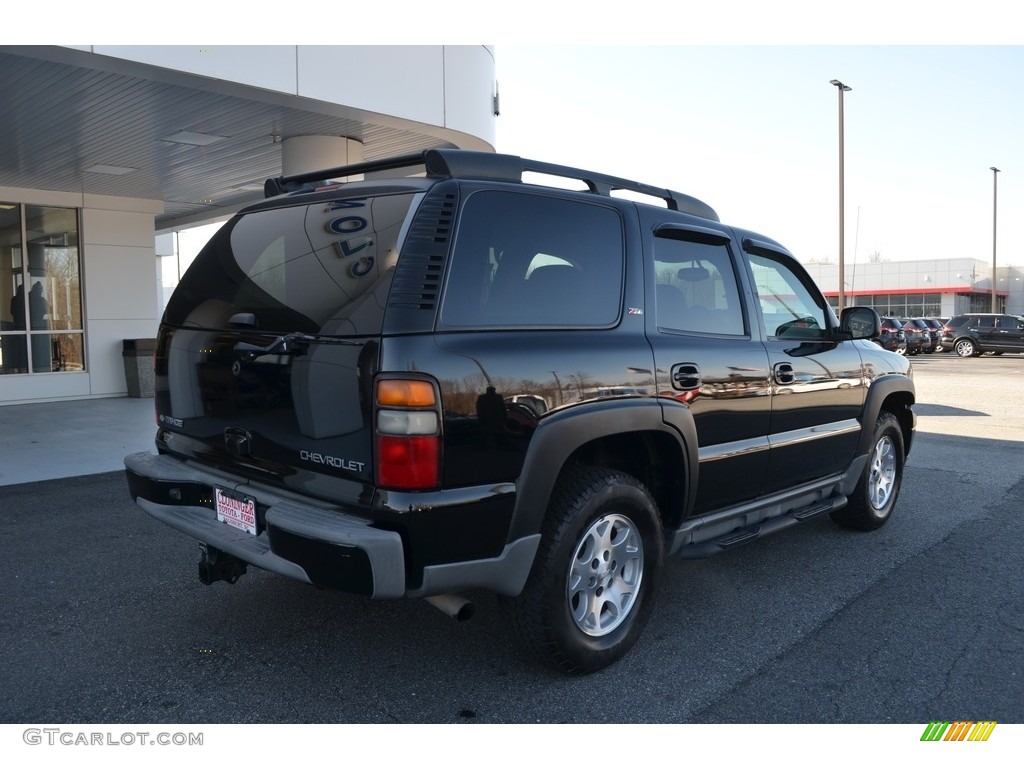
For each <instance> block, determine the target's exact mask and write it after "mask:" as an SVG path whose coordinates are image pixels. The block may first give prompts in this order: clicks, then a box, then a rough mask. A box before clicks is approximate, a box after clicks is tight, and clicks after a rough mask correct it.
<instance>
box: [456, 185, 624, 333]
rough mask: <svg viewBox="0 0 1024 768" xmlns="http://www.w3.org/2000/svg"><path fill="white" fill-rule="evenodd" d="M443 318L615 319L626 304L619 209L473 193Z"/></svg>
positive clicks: (486, 323) (501, 321)
mask: <svg viewBox="0 0 1024 768" xmlns="http://www.w3.org/2000/svg"><path fill="white" fill-rule="evenodd" d="M459 220H460V224H459V229H458V232H457V234H456V241H455V250H454V252H453V254H452V258H451V263H450V266H449V272H448V279H447V284H446V286H445V292H444V302H443V306H442V308H441V325H442V326H445V327H458V328H469V327H474V328H489V327H507V326H516V327H522V326H536V327H567V328H574V327H581V326H609V325H613V324H614V323H616V322H617V321H618V319H619V314H620V307H621V305H622V299H621V297H622V274H623V253H624V248H623V234H622V220H621V218H620V217H619V214H618V212H617V211H616V210H615V209H614V208H610V207H606V206H604V205H598V204H592V203H587V202H578V201H574V200H566V199H564V198H557V197H549V196H545V195H536V194H528V193H521V192H504V191H499V190H485V191H480V192H476V193H474V194H472V195H471V196H470V197H469V198H468V199H467V200H466V203H465V205H464V206H463V209H462V213H461V214H460V219H459Z"/></svg>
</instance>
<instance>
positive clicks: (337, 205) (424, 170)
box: [125, 150, 915, 673]
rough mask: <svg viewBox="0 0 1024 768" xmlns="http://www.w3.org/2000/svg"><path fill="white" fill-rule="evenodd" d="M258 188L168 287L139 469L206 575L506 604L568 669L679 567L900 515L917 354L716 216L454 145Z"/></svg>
mask: <svg viewBox="0 0 1024 768" xmlns="http://www.w3.org/2000/svg"><path fill="white" fill-rule="evenodd" d="M398 169H404V170H405V171H406V172H408V173H410V174H413V173H416V172H417V170H418V171H419V173H420V174H422V175H420V176H410V177H407V178H380V177H379V176H380V174H381V172H383V171H389V172H394V171H396V170H398ZM526 172H534V173H536V174H540V175H543V176H545V177H547V182H553V181H556V180H557V181H560V182H561V183H562V184H563V185H569V186H575V187H576V189H575V190H570V189H563V188H556V187H552V186H550V185H549V184H548V183H545V184H543V185H541V184H534V183H526V181H524V179H523V176H524V173H526ZM355 174H367V175H370V174H373V176H374V177H375V178H371V179H367V180H362V181H356V182H351V183H345V184H328V185H322V184H321V186H314V185H316V184H318V183H322V182H323V181H324V180H329V179H335V178H339V177H342V176H345V177H348V176H352V175H355ZM528 178H531V179H532V178H533V177H528ZM538 181H539V179H538ZM580 187H582V188H583V190H584V191H579V188H580ZM267 188H268V195H269V199H267V200H265V201H264V202H262V203H260V204H257V205H254V206H252V207H251V208H248V209H247V210H244V211H242V212H241V213H239V214H238V215H236V216H235V217H234V218H233V219H231V220H230V221H229V222H228V223H227V224H226V225H225V226H224V227H223V228H221V229H220V230H219V231H218V232H217V234H216V235H214V237H213V238H212V239H211V241H210V242H209V244H208V245H207V246H206V247H205V248H204V249H203V251H202V252H201V253H200V254H199V256H198V257H197V259H196V260H195V262H194V264H193V265H192V266H191V267H190V268H189V270H188V272H187V273H186V274H185V275H184V277H183V278H182V280H181V284H180V285H179V286H178V288H177V290H176V291H175V292H174V294H173V296H172V298H171V300H170V302H169V304H168V306H167V309H166V312H165V314H164V317H163V320H162V323H161V326H160V330H159V338H158V344H157V351H156V357H155V366H156V413H157V422H158V426H157V432H156V453H142V454H134V455H131V456H128V457H126V459H125V464H126V467H127V476H128V483H129V488H130V492H131V496H132V498H133V499H135V500H136V502H137V503H138V505H139V506H140V507H142V509H144V510H145V511H146V512H147V513H149V514H150V515H152V516H153V517H155V518H157V519H158V520H161V521H163V522H165V523H167V524H168V525H170V526H172V527H174V528H176V529H178V530H179V531H182V532H184V533H186V534H188V535H190V536H192V537H194V538H196V539H198V540H199V541H200V542H202V544H203V546H202V555H201V558H200V563H199V575H200V578H201V579H202V580H203V581H204V582H205V583H211V582H214V581H218V580H226V581H228V582H232V583H233V582H234V581H235V580H236V579H238V578H239V576H241V575H242V574H243V573H245V570H246V567H247V566H248V565H255V566H258V567H260V568H264V569H266V570H269V571H274V572H276V573H278V574H283V575H285V576H289V577H291V578H294V579H298V580H300V581H303V582H307V583H311V584H314V585H317V586H321V587H332V588H337V589H340V590H345V591H347V592H352V593H358V594H361V595H365V596H367V597H371V598H397V597H403V596H405V597H423V598H428V599H430V600H431V602H433V603H434V604H435V605H437V606H438V607H440V608H442V609H444V610H446V611H447V612H449V613H450V614H452V615H456V616H462V615H465V614H466V613H468V612H469V610H468V609H469V608H470V607H471V606H469V605H468V604H467V603H466V601H465V599H464V598H463V597H461V596H460V595H459V594H458V593H460V592H462V591H464V590H469V589H475V588H483V589H486V590H492V591H494V592H496V593H497V594H498V595H500V596H501V598H502V599H501V602H502V604H503V605H505V606H506V607H507V609H508V613H509V614H510V617H511V621H512V625H513V626H514V627H515V629H516V630H517V631H518V633H519V634H520V635H521V637H522V638H523V640H524V641H525V644H526V646H527V647H528V648H531V649H533V650H534V651H535V652H536V653H537V654H539V655H540V656H541V657H543V658H545V659H547V660H548V661H551V662H553V663H554V664H555V665H557V666H558V667H559V668H561V669H563V670H564V671H566V672H569V673H579V672H589V671H593V670H596V669H600V668H601V667H604V666H606V665H607V664H610V663H611V662H613V661H615V660H616V659H617V658H619V657H620V656H621V655H622V654H623V653H625V652H626V651H627V650H628V649H629V647H630V646H631V645H632V644H633V643H634V642H635V641H636V639H637V637H638V636H639V634H640V633H641V631H642V628H643V626H644V624H645V622H646V621H647V618H648V614H649V613H650V611H651V607H652V603H653V600H654V596H655V592H656V590H657V586H658V580H659V576H660V575H661V571H662V566H663V563H664V561H665V558H666V557H668V556H673V555H674V556H682V557H704V556H707V555H712V554H715V553H717V552H723V551H725V550H729V549H731V548H733V547H735V546H738V545H740V544H743V543H745V542H748V541H752V540H754V539H757V538H759V537H761V536H764V535H766V534H769V533H772V532H775V531H778V530H780V529H783V528H786V527H788V526H790V525H793V524H796V523H798V522H801V521H805V520H809V519H811V518H814V517H816V516H818V515H823V514H826V513H827V514H829V515H831V517H832V518H833V519H834V520H835V521H836V522H837V523H839V524H840V525H843V526H847V527H850V528H855V529H861V530H870V529H874V528H877V527H879V526H880V525H882V524H883V523H885V522H886V520H887V519H888V518H889V516H890V515H891V513H892V511H893V507H894V504H895V502H896V498H897V495H898V493H899V490H900V484H901V479H902V474H903V467H904V461H905V458H906V455H907V452H908V450H909V448H910V444H911V439H912V435H913V430H914V423H915V421H914V414H913V411H912V410H911V406H912V405H913V403H914V387H913V383H912V380H911V376H910V365H909V363H908V361H907V360H906V359H905V358H903V357H901V356H899V355H896V354H893V353H891V352H887V351H885V350H882V349H880V348H879V347H878V346H877V345H875V344H873V343H871V341H870V340H871V339H872V338H874V337H876V336H877V335H878V333H879V319H878V315H877V314H876V313H875V312H874V310H871V309H869V308H866V307H856V308H850V309H847V310H846V311H844V312H843V314H842V321H841V322H840V321H837V320H836V318H835V316H834V315H833V313H832V311H831V309H830V308H829V305H828V303H827V302H826V301H825V300H824V299H823V297H822V295H821V293H820V292H819V291H818V290H817V288H816V287H815V286H814V284H813V283H812V281H811V280H810V278H809V277H808V275H807V273H806V272H805V271H804V269H803V268H802V267H801V266H800V264H799V263H798V262H797V261H796V260H795V259H794V258H793V256H792V255H790V254H789V253H788V252H787V251H786V249H785V248H783V247H782V246H781V245H779V244H778V243H777V242H775V241H773V240H771V239H769V238H767V237H764V236H762V235H758V234H755V233H753V232H748V231H744V230H741V229H736V228H733V227H729V226H725V225H723V224H721V223H719V220H718V217H717V215H716V214H715V212H714V211H713V210H712V209H711V208H710V207H708V206H707V205H705V204H704V203H702V202H700V201H698V200H695V199H694V198H691V197H688V196H686V195H683V194H679V193H677V192H672V191H670V190H664V189H658V188H655V187H651V186H648V185H644V184H639V183H636V182H632V181H628V180H624V179H619V178H613V177H609V176H605V175H602V174H597V173H591V172H588V171H583V170H579V169H575V168H567V167H564V166H558V165H551V164H548V163H540V162H535V161H530V160H523V159H521V158H518V157H513V156H508V155H495V154H488V153H479V152H469V151H461V150H429V151H426V152H425V153H421V154H418V155H415V156H406V157H401V158H395V159H391V160H385V161H380V162H368V163H363V164H359V165H356V166H349V167H347V168H343V169H333V170H331V171H326V172H324V173H322V174H305V175H302V176H296V177H291V178H278V179H271V180H268V182H267ZM620 189H621V190H627V191H628V192H629V193H631V194H632V196H633V197H641V196H642V197H645V198H650V199H652V200H654V201H656V202H658V203H660V205H652V204H648V203H642V202H637V201H635V200H631V199H623V198H621V197H617V196H616V195H613V194H611V193H612V192H613V191H616V190H620Z"/></svg>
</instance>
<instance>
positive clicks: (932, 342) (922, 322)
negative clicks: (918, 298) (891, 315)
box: [909, 317, 940, 355]
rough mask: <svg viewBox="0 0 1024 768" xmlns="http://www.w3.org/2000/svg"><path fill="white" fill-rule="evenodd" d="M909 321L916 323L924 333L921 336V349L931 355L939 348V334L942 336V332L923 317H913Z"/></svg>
mask: <svg viewBox="0 0 1024 768" xmlns="http://www.w3.org/2000/svg"><path fill="white" fill-rule="evenodd" d="M909 322H911V323H913V324H914V325H916V326H917V327H918V328H920V329H921V333H922V337H921V338H922V345H921V351H922V352H924V353H925V354H926V355H930V354H932V353H933V352H935V350H936V349H938V347H939V336H940V334H939V331H938V329H937V328H934V327H933V326H932V325H931V323H929V322H928V321H927V320H926V319H925V318H923V317H914V318H911V319H910V321H909Z"/></svg>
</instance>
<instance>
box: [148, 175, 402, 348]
mask: <svg viewBox="0 0 1024 768" xmlns="http://www.w3.org/2000/svg"><path fill="white" fill-rule="evenodd" d="M413 198H414V195H411V194H406V195H387V196H381V197H372V198H359V199H348V200H336V201H327V202H318V203H315V204H313V205H300V206H291V207H287V208H273V209H268V210H262V211H255V212H253V213H249V214H245V215H243V216H241V217H239V218H236V219H234V220H233V221H231V222H229V223H228V224H227V225H226V226H224V227H222V228H221V229H220V230H218V232H217V234H215V235H214V237H213V238H212V239H211V240H210V242H209V243H207V245H206V247H205V248H203V250H202V252H201V253H200V254H199V256H198V257H197V258H196V260H195V262H193V264H192V266H191V267H190V268H189V269H188V271H187V272H186V273H185V275H184V277H183V278H182V280H181V283H180V285H179V286H178V288H177V290H176V291H175V292H174V295H173V297H172V299H171V301H170V303H168V305H167V312H166V315H165V318H166V320H167V322H168V323H170V324H172V325H183V324H189V325H193V326H199V327H206V328H227V327H229V326H230V318H231V317H232V315H234V314H236V313H240V312H243V313H251V314H253V315H255V317H256V327H257V328H258V329H259V330H264V331H304V332H314V333H315V332H322V333H333V334H369V333H377V332H379V330H380V324H381V320H382V315H383V306H384V303H385V300H386V291H387V285H388V279H389V278H390V275H391V273H392V271H393V268H394V266H395V263H396V261H397V254H398V247H399V244H398V237H399V234H400V232H401V229H402V225H403V223H404V222H405V219H406V217H407V215H408V213H409V209H410V206H411V204H412V200H413ZM374 297H376V298H374Z"/></svg>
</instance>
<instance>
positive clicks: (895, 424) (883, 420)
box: [831, 411, 906, 531]
mask: <svg viewBox="0 0 1024 768" xmlns="http://www.w3.org/2000/svg"><path fill="white" fill-rule="evenodd" d="M871 445H872V447H871V453H870V454H869V456H868V462H867V464H866V465H865V467H864V471H863V473H862V474H861V476H860V480H859V481H858V483H857V487H856V488H855V489H854V491H853V494H852V495H851V496H850V499H849V501H848V502H847V505H846V506H845V507H843V508H842V509H840V510H838V511H836V512H833V513H831V517H832V519H833V520H834V521H835V522H836V523H838V524H839V525H841V526H843V527H844V528H852V529H854V530H857V531H873V530H875V529H876V528H881V527H882V526H883V525H885V523H886V522H887V521H888V520H889V518H890V517H891V516H892V510H893V508H894V507H895V506H896V498H897V497H898V496H899V494H900V486H901V485H902V484H903V464H904V461H905V459H906V454H905V452H904V447H903V430H902V429H900V423H899V421H898V420H897V419H896V417H895V416H893V415H892V414H891V413H889V412H888V411H883V412H882V413H881V414H879V416H878V421H876V422H875V433H874V437H873V438H872V443H871Z"/></svg>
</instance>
